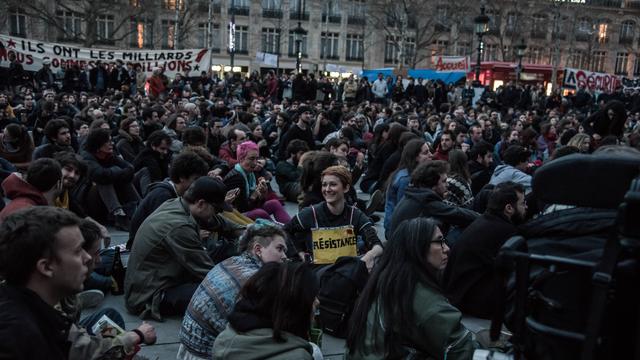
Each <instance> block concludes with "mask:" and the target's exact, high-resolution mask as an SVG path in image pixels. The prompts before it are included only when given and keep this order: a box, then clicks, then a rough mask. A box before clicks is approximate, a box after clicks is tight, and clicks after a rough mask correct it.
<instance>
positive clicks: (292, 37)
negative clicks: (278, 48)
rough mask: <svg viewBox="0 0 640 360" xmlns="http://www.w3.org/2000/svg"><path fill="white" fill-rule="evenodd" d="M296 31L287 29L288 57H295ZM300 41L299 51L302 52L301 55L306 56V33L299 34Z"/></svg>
mask: <svg viewBox="0 0 640 360" xmlns="http://www.w3.org/2000/svg"><path fill="white" fill-rule="evenodd" d="M296 36H297V35H296V33H295V32H293V30H291V31H289V51H288V54H289V57H295V56H296ZM301 36H302V38H301V40H302V41H301V42H300V52H301V53H302V56H305V57H306V56H307V35H301Z"/></svg>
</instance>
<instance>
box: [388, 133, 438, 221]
mask: <svg viewBox="0 0 640 360" xmlns="http://www.w3.org/2000/svg"><path fill="white" fill-rule="evenodd" d="M432 158H433V154H432V153H431V148H430V147H429V144H427V143H426V142H425V141H424V139H413V140H410V141H409V142H408V143H407V144H406V145H405V146H404V148H403V149H402V155H401V157H400V165H399V166H398V170H396V171H395V172H394V173H393V174H392V175H391V176H389V179H390V180H391V181H390V182H389V186H388V187H387V191H386V202H385V204H384V228H385V229H387V227H388V226H389V224H390V223H391V215H392V214H393V210H394V209H395V207H396V204H397V203H398V202H399V201H400V199H402V197H403V196H404V190H405V189H406V188H407V186H409V182H410V181H411V173H412V172H413V169H415V168H416V167H417V166H418V165H419V164H422V163H423V162H426V161H430V160H431V159H432Z"/></svg>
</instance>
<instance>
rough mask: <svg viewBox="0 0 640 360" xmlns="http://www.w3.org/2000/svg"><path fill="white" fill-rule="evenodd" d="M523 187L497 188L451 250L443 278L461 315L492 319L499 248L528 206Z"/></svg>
mask: <svg viewBox="0 0 640 360" xmlns="http://www.w3.org/2000/svg"><path fill="white" fill-rule="evenodd" d="M524 192H525V189H524V187H523V186H522V185H520V184H516V183H514V182H511V181H508V182H504V183H501V184H498V185H496V187H495V189H493V190H492V191H491V194H490V195H489V202H488V204H487V210H486V212H485V213H484V215H482V216H480V217H479V218H478V219H477V220H476V221H474V222H473V223H471V225H469V227H467V228H466V229H465V230H464V231H463V232H462V234H461V235H460V237H459V238H458V240H457V242H456V244H455V245H454V246H453V247H452V248H451V253H450V254H449V263H448V265H447V269H446V270H445V274H444V283H445V292H446V293H447V296H448V297H449V299H450V300H451V303H453V304H454V305H455V306H456V307H458V309H460V311H462V312H463V313H465V314H470V315H473V316H477V317H480V318H484V319H490V318H491V315H492V312H493V311H494V309H493V307H494V304H495V303H496V299H494V294H496V292H495V291H494V283H495V280H494V260H495V257H496V256H497V254H498V251H499V250H500V247H501V246H502V245H503V244H504V242H505V241H507V240H508V239H509V238H510V237H512V236H514V235H515V234H516V232H517V229H516V225H517V224H518V223H520V222H522V221H523V220H524V217H525V214H526V211H527V205H526V203H525V200H524Z"/></svg>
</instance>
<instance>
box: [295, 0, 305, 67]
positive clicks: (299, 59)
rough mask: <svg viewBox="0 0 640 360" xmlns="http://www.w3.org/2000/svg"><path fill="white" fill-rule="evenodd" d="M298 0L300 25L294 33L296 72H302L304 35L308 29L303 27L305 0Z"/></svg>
mask: <svg viewBox="0 0 640 360" xmlns="http://www.w3.org/2000/svg"><path fill="white" fill-rule="evenodd" d="M297 1H298V26H297V27H296V28H295V29H293V33H294V34H295V37H296V73H298V74H300V73H301V72H302V37H303V36H305V35H306V34H307V31H306V30H305V29H303V28H302V23H301V21H302V14H303V11H304V5H305V4H304V3H305V2H304V0H297Z"/></svg>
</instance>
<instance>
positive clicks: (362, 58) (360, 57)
mask: <svg viewBox="0 0 640 360" xmlns="http://www.w3.org/2000/svg"><path fill="white" fill-rule="evenodd" d="M345 60H346V61H362V60H364V56H347V57H346V58H345Z"/></svg>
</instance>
